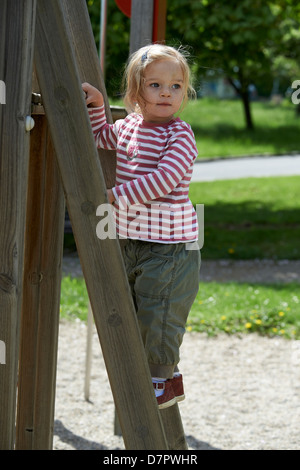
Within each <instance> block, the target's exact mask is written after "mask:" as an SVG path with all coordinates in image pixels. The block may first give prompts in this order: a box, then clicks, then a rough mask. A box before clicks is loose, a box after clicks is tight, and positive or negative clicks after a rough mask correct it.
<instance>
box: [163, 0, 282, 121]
mask: <svg viewBox="0 0 300 470" xmlns="http://www.w3.org/2000/svg"><path fill="white" fill-rule="evenodd" d="M272 3H274V2H269V1H267V0H232V1H230V2H226V3H225V2H223V1H222V0H202V1H193V2H189V1H187V0H172V2H170V3H169V6H168V22H167V35H168V38H169V39H171V38H174V37H176V38H178V39H179V40H181V42H182V43H184V44H189V45H190V46H192V48H193V52H194V56H195V57H196V58H197V64H198V66H197V68H198V71H199V70H200V69H201V66H202V65H204V66H205V67H208V68H212V69H222V70H223V72H224V74H225V76H226V77H227V79H228V81H229V83H230V84H231V85H232V86H233V87H234V89H235V90H236V92H237V93H238V94H239V96H240V97H241V99H242V102H243V107H244V114H245V119H246V125H247V128H248V129H250V130H251V129H253V128H254V124H253V119H252V115H251V109H250V100H249V85H250V84H252V83H253V82H254V81H255V78H256V77H258V76H259V75H262V74H264V72H265V70H267V69H270V68H271V59H270V56H269V55H268V53H267V51H268V49H269V47H271V46H273V45H275V44H276V43H278V41H279V39H280V32H279V30H278V28H277V26H278V24H279V19H278V11H276V9H274V8H273V7H272Z"/></svg>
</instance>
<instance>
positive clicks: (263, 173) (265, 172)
mask: <svg viewBox="0 0 300 470" xmlns="http://www.w3.org/2000/svg"><path fill="white" fill-rule="evenodd" d="M291 175H300V155H284V156H273V157H249V158H248V157H245V158H224V159H217V160H209V161H203V162H201V161H200V162H197V163H196V164H195V165H194V172H193V177H192V181H193V182H196V181H215V180H224V179H236V178H249V177H267V176H291Z"/></svg>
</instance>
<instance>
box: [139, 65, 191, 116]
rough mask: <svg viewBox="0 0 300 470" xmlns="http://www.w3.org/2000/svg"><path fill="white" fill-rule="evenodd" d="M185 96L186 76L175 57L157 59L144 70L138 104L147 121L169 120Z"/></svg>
mask: <svg viewBox="0 0 300 470" xmlns="http://www.w3.org/2000/svg"><path fill="white" fill-rule="evenodd" d="M183 97H184V76H183V72H182V69H181V66H180V64H179V63H178V62H177V61H176V60H175V59H174V60H173V59H167V60H164V59H162V60H156V61H154V62H152V63H151V64H149V65H148V66H147V67H146V69H145V72H144V79H143V84H142V92H141V97H140V99H139V100H138V104H139V106H140V109H141V111H142V115H143V118H144V120H145V121H147V122H154V123H156V122H157V123H166V122H169V121H170V120H171V119H172V118H173V116H174V114H175V113H177V111H178V110H179V108H180V106H181V103H182V100H183Z"/></svg>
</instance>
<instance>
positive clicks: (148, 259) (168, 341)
mask: <svg viewBox="0 0 300 470" xmlns="http://www.w3.org/2000/svg"><path fill="white" fill-rule="evenodd" d="M195 243H196V242H195ZM188 246H189V247H191V244H189V243H188V244H186V243H176V244H162V243H153V242H144V241H140V240H128V241H127V243H126V246H125V248H124V262H125V267H126V271H127V276H128V280H129V285H130V288H131V293H132V296H133V300H134V304H135V308H136V313H137V319H138V324H139V327H140V331H141V336H142V340H143V343H144V347H145V352H146V357H147V360H148V364H149V368H150V373H151V376H152V377H161V378H172V377H173V373H174V370H178V368H177V365H178V363H179V360H180V356H179V348H180V345H181V343H182V340H183V335H184V333H185V325H186V321H187V317H188V314H189V311H190V308H191V306H192V304H193V302H194V300H195V298H196V295H197V292H198V288H199V273H200V263H201V257H200V251H199V249H198V246H197V245H196V249H195V246H193V247H192V249H187V247H188Z"/></svg>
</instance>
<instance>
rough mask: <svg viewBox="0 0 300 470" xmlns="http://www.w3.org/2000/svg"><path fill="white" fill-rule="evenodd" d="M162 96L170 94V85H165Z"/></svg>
mask: <svg viewBox="0 0 300 470" xmlns="http://www.w3.org/2000/svg"><path fill="white" fill-rule="evenodd" d="M160 94H161V96H170V90H169V87H167V86H166V87H163V88H162V89H161V92H160Z"/></svg>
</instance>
